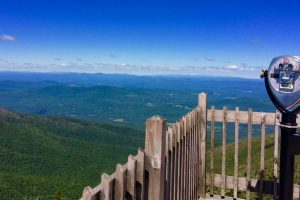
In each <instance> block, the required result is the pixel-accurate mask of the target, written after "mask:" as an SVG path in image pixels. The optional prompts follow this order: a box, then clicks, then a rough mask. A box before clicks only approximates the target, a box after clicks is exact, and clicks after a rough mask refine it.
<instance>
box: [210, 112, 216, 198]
mask: <svg viewBox="0 0 300 200" xmlns="http://www.w3.org/2000/svg"><path fill="white" fill-rule="evenodd" d="M210 134H211V136H210V179H211V180H212V181H211V183H210V195H211V196H213V195H214V182H215V181H214V178H215V172H214V160H215V107H214V106H212V107H211V123H210Z"/></svg>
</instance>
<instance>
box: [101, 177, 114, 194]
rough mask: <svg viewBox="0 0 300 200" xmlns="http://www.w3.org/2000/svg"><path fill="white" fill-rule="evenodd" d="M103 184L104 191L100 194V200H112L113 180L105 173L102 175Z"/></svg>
mask: <svg viewBox="0 0 300 200" xmlns="http://www.w3.org/2000/svg"><path fill="white" fill-rule="evenodd" d="M101 184H102V190H101V193H100V199H101V200H112V196H113V195H112V194H113V188H112V186H113V180H112V179H111V177H110V176H109V175H108V174H106V173H103V174H102V175H101Z"/></svg>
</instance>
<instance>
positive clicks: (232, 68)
mask: <svg viewBox="0 0 300 200" xmlns="http://www.w3.org/2000/svg"><path fill="white" fill-rule="evenodd" d="M225 69H228V70H240V67H239V66H237V65H228V66H226V67H225Z"/></svg>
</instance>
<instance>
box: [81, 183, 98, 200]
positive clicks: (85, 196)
mask: <svg viewBox="0 0 300 200" xmlns="http://www.w3.org/2000/svg"><path fill="white" fill-rule="evenodd" d="M81 200H95V194H93V189H92V188H91V187H90V186H87V187H85V188H84V190H83V192H82V197H81Z"/></svg>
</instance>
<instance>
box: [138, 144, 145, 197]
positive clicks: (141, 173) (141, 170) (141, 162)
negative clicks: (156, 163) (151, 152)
mask: <svg viewBox="0 0 300 200" xmlns="http://www.w3.org/2000/svg"><path fill="white" fill-rule="evenodd" d="M136 180H137V181H138V182H139V183H140V184H141V191H139V192H140V198H139V199H141V200H143V199H144V192H145V151H144V150H143V149H141V148H139V149H138V154H137V156H136Z"/></svg>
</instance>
